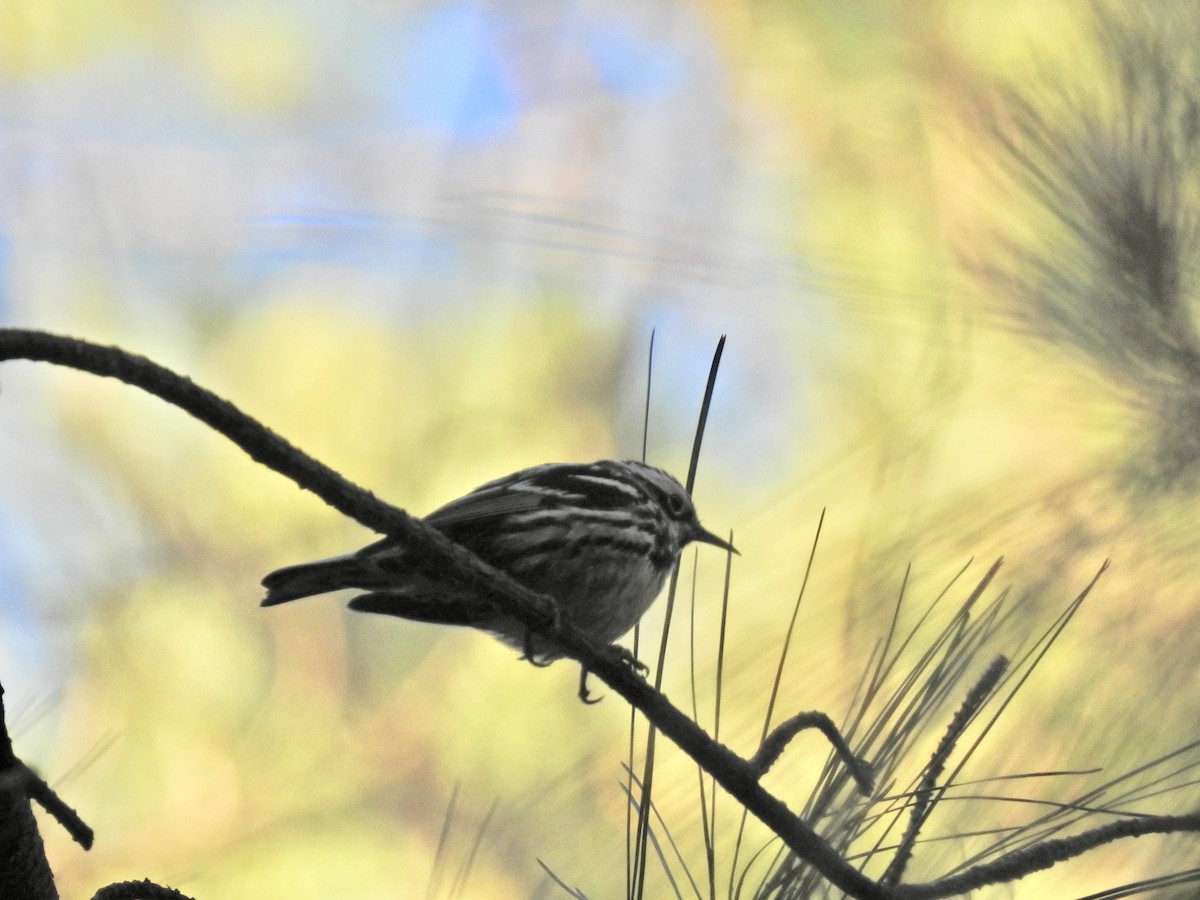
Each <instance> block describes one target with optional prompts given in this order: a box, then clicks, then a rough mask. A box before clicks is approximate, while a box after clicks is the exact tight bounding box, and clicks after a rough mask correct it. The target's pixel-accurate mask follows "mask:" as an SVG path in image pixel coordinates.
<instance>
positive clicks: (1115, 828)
mask: <svg viewBox="0 0 1200 900" xmlns="http://www.w3.org/2000/svg"><path fill="white" fill-rule="evenodd" d="M13 359H26V360H33V361H42V362H49V363H54V364H57V365H63V366H68V367H71V368H75V369H80V370H81V371H85V372H91V373H93V374H96V375H102V376H106V377H111V378H116V379H118V380H120V381H122V382H124V383H126V384H129V385H132V386H134V387H138V388H140V389H142V390H144V391H147V392H148V393H151V394H153V395H155V396H157V397H160V398H162V399H163V400H166V401H167V402H168V403H171V404H173V405H175V406H178V407H179V408H180V409H182V410H184V411H185V412H187V413H188V414H190V415H191V416H193V417H194V418H197V419H199V420H200V421H202V422H204V423H205V424H206V425H208V426H209V427H211V428H213V429H215V430H216V431H219V432H220V433H221V434H223V435H225V436H226V437H227V438H229V439H230V440H231V441H233V442H234V443H235V444H237V445H238V446H239V447H241V448H242V449H243V450H244V451H245V452H246V453H247V454H249V455H250V457H251V458H252V459H254V460H256V461H258V462H260V463H262V464H263V465H265V466H268V467H269V468H272V469H274V470H275V471H277V472H279V473H280V474H282V475H285V476H287V477H288V478H290V479H292V480H293V481H295V482H296V484H297V485H299V486H300V487H301V488H304V489H306V490H309V491H312V492H313V493H314V494H316V495H317V496H318V497H320V498H321V499H322V500H324V501H325V502H326V503H328V504H329V505H330V506H332V507H333V508H335V509H337V510H338V511H339V512H341V513H343V514H344V515H347V516H349V517H350V518H352V519H354V520H356V521H358V522H360V523H361V524H363V525H365V526H367V527H368V528H371V529H374V530H376V531H379V532H382V533H385V534H388V535H392V536H394V537H397V538H399V539H401V540H402V541H404V542H405V544H406V545H407V546H408V547H409V548H411V551H412V557H413V558H414V560H415V562H416V564H417V565H418V566H420V567H421V568H422V569H425V570H427V571H428V572H429V573H430V574H436V575H437V577H439V578H444V579H447V580H449V581H450V582H452V583H455V584H457V585H460V586H462V587H465V588H467V589H470V590H472V591H476V592H478V593H479V594H480V595H481V596H487V597H490V598H492V599H493V600H494V601H495V602H496V603H497V604H498V605H499V606H501V607H502V608H503V609H504V611H505V612H506V613H508V614H510V615H512V616H514V617H516V618H518V619H520V620H521V621H522V622H524V623H525V624H526V625H528V627H529V628H530V629H531V630H533V631H535V632H537V633H539V634H543V635H545V636H547V637H550V638H551V639H552V640H554V641H555V642H556V643H557V644H558V645H559V646H560V647H561V648H562V649H563V651H564V652H565V653H566V655H568V656H570V657H571V658H572V659H574V660H576V661H577V662H579V663H580V664H581V665H582V666H583V667H584V668H585V669H587V670H588V671H590V672H592V673H594V674H595V675H596V676H597V677H599V678H600V679H602V680H603V681H604V682H605V683H606V684H608V685H609V687H610V688H612V690H614V691H616V692H617V693H618V694H620V695H621V696H622V697H624V698H625V699H626V701H628V702H629V703H630V704H631V705H632V706H634V707H635V708H637V709H638V710H639V711H640V712H641V713H642V714H643V715H645V716H646V718H647V719H648V720H649V721H650V722H651V723H652V724H653V726H654V727H655V728H657V729H658V730H659V731H660V732H661V733H662V734H663V735H664V736H666V737H667V738H668V739H670V740H671V741H672V742H673V743H674V744H675V745H676V746H678V747H679V748H680V749H681V750H683V751H684V752H685V753H686V754H688V756H690V757H691V758H692V759H693V760H695V761H696V762H697V763H698V764H699V765H700V767H701V768H703V769H704V770H705V771H706V772H708V773H709V774H710V775H712V776H713V778H714V779H715V780H716V781H717V782H718V783H719V784H720V785H721V786H722V787H723V788H724V789H725V790H726V791H728V792H729V794H730V795H732V796H733V797H734V798H735V799H736V800H737V801H738V802H740V803H741V804H742V805H743V806H744V807H745V808H746V809H747V810H748V811H749V812H750V813H752V814H753V815H754V816H756V817H757V818H759V819H760V820H761V821H762V822H763V823H764V824H765V825H767V827H768V828H770V829H771V830H772V831H773V832H774V833H775V834H776V835H778V836H779V838H780V839H781V840H782V841H783V842H784V844H785V845H786V846H787V847H788V848H789V849H791V850H792V851H793V852H794V853H795V854H796V855H797V856H799V857H800V858H802V859H804V860H806V861H807V862H808V863H809V864H810V865H812V866H813V867H814V868H815V869H816V870H817V871H819V872H820V873H821V874H822V875H823V876H824V877H825V878H827V879H828V880H829V881H830V882H831V883H832V884H833V885H835V886H836V887H838V888H840V889H841V890H842V891H844V892H846V893H847V894H849V895H851V896H853V897H858V898H868V900H887V898H904V900H924V898H937V897H949V896H953V895H955V894H960V893H963V892H966V891H969V890H972V889H974V888H977V887H980V886H982V885H985V884H991V883H995V882H998V881H1011V880H1015V879H1017V878H1020V877H1022V876H1023V875H1026V874H1028V873H1030V872H1033V871H1036V870H1038V869H1043V868H1046V867H1048V866H1050V865H1053V864H1054V863H1056V862H1061V861H1063V860H1066V859H1070V858H1071V857H1074V856H1078V855H1079V854H1081V853H1084V852H1086V851H1087V850H1090V849H1093V848H1095V847H1097V846H1100V845H1102V844H1104V843H1107V842H1109V841H1112V840H1115V839H1117V838H1121V837H1136V836H1138V835H1141V834H1153V833H1171V832H1179V831H1200V814H1197V815H1189V816H1161V817H1154V816H1147V817H1144V818H1139V819H1135V820H1131V821H1121V822H1116V823H1113V824H1111V825H1106V826H1102V827H1099V828H1095V829H1092V830H1090V831H1087V832H1084V833H1082V834H1079V835H1076V836H1074V837H1071V838H1066V839H1062V840H1053V841H1045V842H1043V843H1041V844H1039V845H1037V846H1034V847H1031V848H1028V849H1025V850H1021V851H1017V852H1014V853H1011V854H1009V855H1007V856H1005V857H1002V858H1001V859H999V860H996V861H994V862H992V863H988V864H985V865H979V866H976V867H975V868H972V869H970V870H968V871H965V872H962V873H960V874H958V875H956V876H953V877H951V878H946V879H942V880H940V881H936V882H930V883H926V884H908V885H898V886H895V887H891V886H884V885H882V884H880V883H878V882H875V881H873V880H871V879H870V878H868V877H866V876H865V875H863V874H862V873H861V872H859V871H858V870H857V869H855V868H854V867H853V866H852V865H850V864H849V863H848V862H847V861H846V860H844V859H843V858H842V857H841V856H840V855H839V854H838V853H837V852H836V851H835V850H834V849H833V847H832V846H831V845H830V844H829V843H828V841H826V840H825V839H824V838H823V837H821V836H820V835H819V834H817V833H816V832H815V831H814V830H813V829H812V828H811V827H809V825H808V824H807V823H805V822H804V821H803V820H802V819H801V818H800V817H798V816H797V815H796V814H795V813H793V812H792V811H791V810H790V809H789V808H788V806H787V805H786V804H785V803H784V802H783V801H782V800H780V799H779V798H778V797H776V796H774V795H773V794H771V793H769V792H768V791H766V790H765V789H764V788H763V787H762V786H761V784H760V783H759V779H760V777H761V775H762V772H763V771H764V763H766V764H769V762H768V760H769V759H772V758H773V757H774V756H777V755H778V752H777V751H776V749H775V747H776V745H777V744H779V743H780V742H782V743H784V744H786V739H785V738H786V737H790V735H788V731H789V729H790V728H791V727H792V725H791V723H784V725H782V726H780V728H779V729H777V730H776V732H775V734H773V735H772V736H771V738H769V739H768V741H767V742H765V745H769V746H768V747H767V749H766V750H765V751H764V750H760V753H759V754H756V757H755V759H754V760H747V759H743V758H741V757H739V756H738V755H737V754H735V753H734V752H733V751H732V750H730V749H729V748H728V747H726V746H724V745H723V744H720V743H718V742H717V741H714V740H713V739H712V738H711V737H709V735H708V734H707V733H705V731H704V730H703V729H701V728H700V727H699V726H698V725H697V724H696V723H695V722H694V721H692V720H691V719H690V718H688V717H687V716H686V715H685V714H684V713H682V712H681V711H680V710H678V709H676V708H675V707H674V706H672V705H671V704H670V702H668V700H667V699H666V697H665V696H664V695H663V694H662V693H660V692H659V691H657V690H655V689H654V688H653V687H652V686H651V685H649V684H647V683H646V681H645V680H644V679H643V678H641V677H640V676H639V675H638V674H637V673H636V672H635V671H634V670H633V669H632V668H631V666H630V665H629V663H628V656H627V653H626V652H623V651H621V649H620V648H618V647H613V646H605V647H598V646H596V645H595V644H594V643H593V642H592V641H590V640H589V639H588V638H587V637H585V636H584V635H583V634H582V633H581V632H579V631H577V630H576V629H574V628H573V627H571V625H570V623H569V622H568V621H566V620H560V618H559V617H558V616H557V615H556V609H557V607H556V604H555V603H554V602H553V601H552V600H550V599H549V598H547V597H543V596H540V595H538V594H536V593H534V592H532V591H530V590H528V589H526V588H525V587H523V586H522V585H520V584H518V583H517V582H516V581H514V580H513V579H512V578H510V577H509V576H507V575H505V574H504V573H503V572H499V571H497V570H496V569H494V568H492V567H490V566H488V565H486V564H485V563H484V562H482V561H481V560H479V559H478V558H477V557H475V556H474V555H473V554H472V553H470V552H469V551H467V550H465V549H463V548H462V547H459V546H458V545H456V544H454V543H452V542H451V541H449V540H448V539H447V538H446V537H445V536H443V535H442V534H441V533H440V532H438V531H437V530H435V529H433V528H431V527H429V526H427V525H425V524H424V523H422V522H421V521H420V520H419V519H416V518H414V517H413V516H410V515H409V514H408V513H406V512H405V511H404V510H402V509H399V508H397V507H394V506H390V505H388V504H387V503H384V502H383V501H381V500H379V499H378V498H377V497H375V496H374V495H373V494H371V493H370V492H369V491H367V490H365V489H363V488H361V487H358V486H357V485H355V484H353V483H351V482H349V481H348V480H346V479H345V478H343V477H342V476H341V475H339V474H338V473H336V472H334V471H333V470H332V469H330V468H329V467H327V466H325V465H323V464H322V463H320V462H318V461H317V460H315V459H313V458H312V457H310V456H308V455H307V454H305V453H303V452H301V451H300V450H298V449H296V448H295V447H293V446H292V445H291V444H289V443H288V442H287V441H285V440H284V439H283V438H281V437H279V436H278V435H277V434H275V433H274V432H272V431H271V430H269V429H268V428H266V427H264V426H263V425H261V424H259V423H258V422H256V421H255V420H253V419H251V418H250V417H248V416H247V415H245V414H244V413H242V412H241V411H239V410H238V409H237V408H236V407H235V406H233V405H232V404H231V403H229V402H228V401H226V400H223V399H222V398H220V397H218V396H217V395H216V394H213V393H212V392H211V391H208V390H205V389H204V388H202V387H199V386H198V385H196V384H194V383H193V382H192V381H190V380H189V379H187V378H184V377H183V376H180V375H177V374H175V373H174V372H171V371H170V370H169V369H166V368H164V367H162V366H160V365H158V364H156V363H154V362H151V361H150V360H148V359H145V358H144V357H140V356H135V355H133V354H130V353H128V352H126V351H124V350H121V349H119V348H117V347H105V346H101V345H97V344H92V343H88V342H86V341H81V340H76V339H73V338H68V337H62V336H58V335H52V334H47V333H44V332H38V331H29V330H23V329H11V328H10V329H0V361H3V360H13ZM1094 583H1095V582H1094V581H1093V584H1094ZM1090 587H1091V585H1089V587H1088V590H1090ZM794 721H795V720H793V722H794ZM801 721H803V720H801ZM794 733H795V732H794V731H792V734H794ZM858 774H859V775H860V776H861V774H862V773H861V770H860V772H859V773H858Z"/></svg>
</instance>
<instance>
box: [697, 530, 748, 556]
mask: <svg viewBox="0 0 1200 900" xmlns="http://www.w3.org/2000/svg"><path fill="white" fill-rule="evenodd" d="M692 540H693V541H700V542H701V543H704V544H712V545H713V546H714V547H720V548H721V549H722V550H728V551H729V552H730V553H737V555H738V556H741V555H742V554H740V553H738V551H737V547H735V546H733V544H731V543H729V541H725V540H722V539H721V538H719V537H717V536H716V535H715V534H713V533H712V532H711V531H705V530H704V529H703V528H701V527H700V526H699V525H697V526H696V530H695V531H693V532H692Z"/></svg>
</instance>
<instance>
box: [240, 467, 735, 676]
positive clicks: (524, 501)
mask: <svg viewBox="0 0 1200 900" xmlns="http://www.w3.org/2000/svg"><path fill="white" fill-rule="evenodd" d="M425 522H426V523H427V524H429V525H432V526H434V527H435V528H437V529H438V530H439V531H441V532H442V533H443V534H445V535H446V537H448V538H450V539H451V540H452V541H455V542H456V543H458V544H461V545H462V546H464V547H466V548H467V549H469V550H471V551H472V552H474V553H475V554H476V555H477V556H479V557H480V558H481V559H483V560H484V561H485V562H488V563H490V564H491V565H493V566H495V567H496V568H498V569H501V570H503V571H505V572H507V573H508V574H509V575H511V576H512V577H513V578H514V579H516V580H517V581H519V582H521V583H522V584H524V585H525V586H526V587H528V588H530V589H531V590H534V591H537V592H538V593H542V594H547V595H549V596H550V597H552V598H553V599H554V600H556V601H557V602H558V604H559V606H560V608H561V610H562V612H563V613H564V614H565V617H566V619H567V620H568V621H569V622H570V623H571V624H572V625H574V626H575V627H576V628H578V629H580V630H582V631H584V632H585V633H587V634H588V635H589V636H590V637H591V638H592V639H594V640H596V641H600V642H603V643H605V644H608V643H611V642H612V641H614V640H616V639H617V638H618V637H620V636H621V635H623V634H624V633H625V632H627V631H629V630H630V629H631V628H632V627H633V626H634V624H635V623H636V622H637V621H638V620H639V619H640V618H641V617H642V614H643V613H644V612H645V611H646V610H647V609H648V608H649V607H650V604H651V603H653V602H654V599H655V598H656V597H657V596H658V593H659V591H661V590H662V586H663V582H664V581H665V579H666V577H667V576H668V575H669V574H670V572H671V569H672V568H673V567H674V565H675V562H676V560H677V559H678V558H679V553H680V551H681V550H682V549H683V548H684V547H685V546H686V545H687V544H689V543H691V542H692V541H702V542H704V543H706V544H713V545H715V546H717V547H721V548H723V549H725V550H727V551H730V552H734V553H736V552H737V551H736V550H734V548H733V545H732V544H730V543H728V542H727V541H724V540H722V539H721V538H719V537H717V536H716V535H714V534H712V533H710V532H708V531H705V530H704V528H703V527H702V526H701V525H700V520H699V519H698V518H697V516H696V509H695V507H694V506H693V505H692V499H691V497H689V496H688V493H687V491H685V490H684V488H683V485H681V484H680V483H679V482H678V481H677V480H676V479H675V478H674V477H673V476H671V475H669V474H668V473H666V472H664V471H662V470H661V469H656V468H654V467H653V466H648V465H645V464H644V463H640V462H632V461H627V462H618V461H614V460H601V461H599V462H594V463H586V464H577V463H549V464H546V465H541V466H534V467H533V468H530V469H522V470H521V471H519V472H515V473H513V474H512V475H507V476H505V477H504V478H498V479H497V480H495V481H491V482H488V483H487V484H485V485H483V486H481V487H478V488H476V489H475V490H473V491H472V492H471V493H469V494H467V495H466V496H464V497H460V498H459V499H457V500H453V501H451V502H450V503H447V504H446V505H445V506H443V507H442V508H441V509H438V510H436V511H435V512H433V513H431V514H430V515H428V516H427V517H426V518H425ZM406 555H407V552H406V549H405V547H404V545H403V544H402V543H401V542H400V541H398V540H397V539H395V538H390V537H389V538H384V539H383V540H381V541H377V542H376V543H374V544H371V545H369V546H367V547H364V548H363V549H362V550H359V551H358V552H357V553H353V554H350V555H347V556H339V557H335V558H333V559H325V560H319V561H317V562H311V563H304V564H302V565H298V566H289V567H287V568H284V569H279V570H278V571H275V572H272V573H271V574H270V575H268V576H267V577H266V578H264V579H263V582H262V583H263V586H264V587H265V588H266V589H267V596H266V598H265V599H264V600H263V601H262V605H263V606H274V605H275V604H277V603H285V602H287V601H288V600H295V599H297V598H300V597H309V596H312V595H314V594H323V593H325V592H327V591H336V590H340V589H342V588H357V589H358V590H361V591H365V593H363V594H360V595H359V596H357V597H355V598H354V599H353V600H351V601H350V604H349V605H350V608H351V609H355V610H360V611H362V612H374V613H382V614H385V615H393V616H400V617H402V618H407V619H415V620H418V621H423V622H437V623H441V624H447V625H470V626H473V627H475V628H480V629H483V630H484V631H488V632H491V633H492V634H494V635H496V637H498V638H499V639H500V640H502V641H504V642H505V643H506V644H509V645H511V646H513V647H516V648H517V649H519V650H523V651H524V652H525V653H526V655H527V656H529V657H530V658H531V659H533V660H535V661H538V662H550V661H553V660H555V659H558V658H560V657H561V656H562V652H561V650H559V649H558V648H557V647H556V646H555V645H554V644H553V643H551V642H550V641H549V640H547V639H544V638H541V637H540V636H537V635H530V634H529V633H528V629H527V628H526V626H524V625H523V624H521V623H520V622H518V621H517V620H516V619H513V618H511V617H509V616H506V615H504V614H502V613H501V612H499V611H498V610H497V608H496V607H495V605H494V604H491V603H489V602H488V601H487V600H486V598H480V597H478V596H474V595H471V594H469V593H466V592H464V591H462V590H461V589H455V588H454V587H453V586H447V585H445V584H439V583H438V582H437V580H436V579H435V578H433V577H431V576H429V575H428V574H422V573H419V572H417V571H415V567H413V566H411V565H410V564H408V562H407V560H406Z"/></svg>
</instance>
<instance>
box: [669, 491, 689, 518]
mask: <svg viewBox="0 0 1200 900" xmlns="http://www.w3.org/2000/svg"><path fill="white" fill-rule="evenodd" d="M686 508H687V500H685V499H684V498H683V497H681V496H680V495H679V494H668V495H667V512H669V513H670V514H671V516H672V517H674V518H678V517H679V516H682V515H683V511H684V509H686Z"/></svg>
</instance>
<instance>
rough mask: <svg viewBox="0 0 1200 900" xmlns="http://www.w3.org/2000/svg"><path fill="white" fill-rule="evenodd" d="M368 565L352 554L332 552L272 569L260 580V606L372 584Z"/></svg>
mask: <svg viewBox="0 0 1200 900" xmlns="http://www.w3.org/2000/svg"><path fill="white" fill-rule="evenodd" d="M372 581H373V579H372V578H371V567H369V566H365V565H363V560H362V558H361V557H359V556H356V555H353V554H351V555H348V556H335V557H333V558H331V559H319V560H317V561H316V562H308V563H301V564H300V565H297V566H287V567H286V568H283V569H276V570H275V571H274V572H272V573H271V574H270V575H268V576H267V577H266V578H264V579H263V580H262V585H263V587H265V588H266V589H267V596H266V597H264V598H263V601H262V605H263V606H275V605H276V604H278V603H286V602H287V601H289V600H298V599H300V598H301V597H312V596H314V595H316V594H324V593H328V592H329V591H337V590H341V589H342V588H369V587H372V586H373V584H372Z"/></svg>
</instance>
